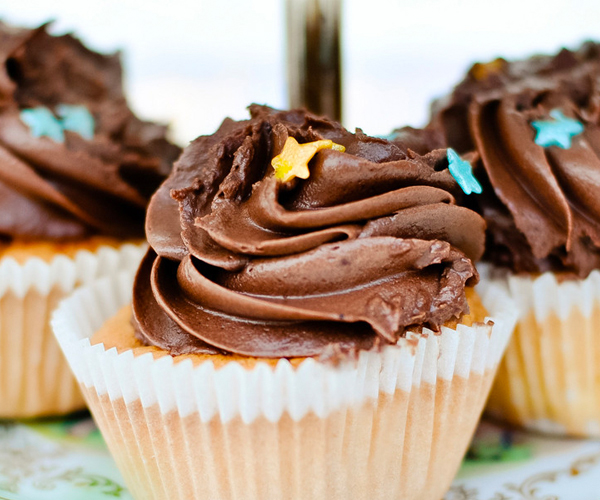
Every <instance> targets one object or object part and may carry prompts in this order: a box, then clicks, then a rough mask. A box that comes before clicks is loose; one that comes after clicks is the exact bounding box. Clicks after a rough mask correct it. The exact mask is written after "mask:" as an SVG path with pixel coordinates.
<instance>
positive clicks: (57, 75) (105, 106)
mask: <svg viewBox="0 0 600 500" xmlns="http://www.w3.org/2000/svg"><path fill="white" fill-rule="evenodd" d="M46 27H47V26H46V25H43V26H41V27H39V28H37V29H25V28H15V27H12V26H9V25H7V24H4V23H1V22H0V238H2V239H8V240H10V239H12V238H18V239H24V240H26V239H44V240H69V239H77V238H83V237H86V236H88V235H93V234H104V235H110V236H115V237H123V238H129V237H140V236H143V228H144V216H145V208H146V206H147V203H148V200H149V197H150V195H151V193H152V192H153V191H154V190H155V189H156V188H157V187H158V185H159V184H160V183H161V182H162V180H164V178H165V177H166V176H167V175H168V173H169V171H170V168H171V165H172V162H173V161H174V160H175V159H176V158H177V156H178V155H179V153H180V149H179V148H178V147H176V146H174V145H173V144H170V143H169V142H168V141H167V140H166V139H165V132H166V130H165V127H163V126H160V125H156V124H154V123H149V122H142V121H141V120H139V119H138V118H136V116H135V115H134V114H133V113H132V112H131V110H130V109H129V108H128V106H127V102H126V100H125V97H124V95H123V89H122V76H121V63H120V57H119V54H114V55H110V56H105V55H102V54H98V53H96V52H92V51H90V50H88V49H87V48H85V47H84V46H83V45H82V44H81V42H79V41H78V40H77V39H76V38H74V37H73V36H71V35H64V36H51V35H50V34H48V33H47V31H46ZM65 104H67V105H79V106H84V107H85V108H86V109H87V110H88V111H89V112H90V113H91V115H92V116H93V118H94V122H95V134H94V137H93V139H91V140H88V139H85V138H83V137H82V136H81V135H79V134H78V133H76V132H70V131H66V132H65V140H64V142H60V141H54V140H53V139H51V138H49V137H45V136H42V137H34V136H33V135H32V133H31V130H30V128H29V127H28V125H26V124H25V123H24V122H23V121H22V119H21V116H20V113H21V111H22V110H23V109H32V108H38V107H41V106H44V107H46V108H48V109H49V110H51V111H52V112H56V108H57V107H58V106H60V105H65Z"/></svg>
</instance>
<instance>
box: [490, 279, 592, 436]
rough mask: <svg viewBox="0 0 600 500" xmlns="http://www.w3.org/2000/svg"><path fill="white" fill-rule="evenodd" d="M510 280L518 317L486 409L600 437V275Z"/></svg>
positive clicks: (545, 428) (533, 424) (535, 425)
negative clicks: (567, 278) (562, 279)
mask: <svg viewBox="0 0 600 500" xmlns="http://www.w3.org/2000/svg"><path fill="white" fill-rule="evenodd" d="M506 281H507V282H508V286H509V289H510V293H511V295H512V297H513V299H514V301H515V303H516V304H517V309H518V313H519V320H518V323H517V327H516V329H515V334H514V336H513V340H512V341H511V343H510V344H509V346H508V349H507V352H506V356H505V358H504V360H503V362H502V364H501V365H500V368H499V370H498V377H497V379H496V382H495V384H494V388H493V389H492V394H491V396H490V401H489V403H488V406H487V412H488V413H489V414H490V415H492V416H494V417H497V418H500V419H503V420H507V421H509V422H511V423H514V424H517V425H522V426H525V427H527V428H530V429H534V430H538V431H542V432H546V433H552V434H569V435H573V436H588V437H600V362H599V360H600V272H598V271H593V272H592V273H591V274H590V275H589V276H588V277H587V278H586V279H583V280H566V281H563V282H558V281H557V278H556V276H555V275H554V274H552V273H544V274H542V275H540V276H538V277H537V278H532V277H526V276H510V277H507V278H506Z"/></svg>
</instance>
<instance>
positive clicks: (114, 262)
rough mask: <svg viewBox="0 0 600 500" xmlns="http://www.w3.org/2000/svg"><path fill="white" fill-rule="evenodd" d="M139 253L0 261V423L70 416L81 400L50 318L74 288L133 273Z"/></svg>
mask: <svg viewBox="0 0 600 500" xmlns="http://www.w3.org/2000/svg"><path fill="white" fill-rule="evenodd" d="M142 254H143V248H142V246H140V245H132V244H125V245H123V246H122V247H120V248H112V247H108V246H103V247H100V248H99V249H98V250H97V251H96V252H93V253H92V252H90V251H87V250H82V251H80V252H78V253H77V254H76V255H75V256H74V258H68V257H66V256H62V255H58V256H56V257H55V258H54V259H53V260H52V261H51V262H49V263H46V262H44V261H43V260H41V259H39V258H35V257H34V258H30V259H28V260H27V261H26V262H25V263H24V264H19V263H17V261H16V260H14V259H13V258H10V257H5V258H2V259H0V418H28V417H38V416H47V415H60V414H66V413H70V412H73V411H76V410H80V409H83V408H84V407H85V401H84V399H83V397H82V395H81V392H80V390H79V388H78V385H77V382H76V381H75V379H74V378H73V376H72V374H71V372H70V370H69V367H68V365H67V363H66V362H65V360H64V356H63V354H62V352H61V351H60V348H59V347H58V344H57V343H56V340H55V339H54V336H53V335H52V330H51V327H50V315H51V313H52V311H53V310H54V309H55V308H56V306H57V305H58V303H59V302H60V300H61V299H63V298H64V297H65V296H66V295H68V294H69V293H70V292H72V291H73V290H74V289H75V287H76V286H78V285H81V284H86V283H90V282H92V281H93V280H94V279H96V278H98V277H99V276H104V275H108V274H111V273H114V272H118V271H119V270H122V269H135V268H136V266H137V265H138V264H139V261H140V259H141V256H142Z"/></svg>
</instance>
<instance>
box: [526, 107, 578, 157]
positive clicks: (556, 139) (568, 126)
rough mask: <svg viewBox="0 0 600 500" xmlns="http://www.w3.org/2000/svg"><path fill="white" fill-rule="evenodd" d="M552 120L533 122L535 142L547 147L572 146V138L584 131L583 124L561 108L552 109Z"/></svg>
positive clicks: (564, 147)
mask: <svg viewBox="0 0 600 500" xmlns="http://www.w3.org/2000/svg"><path fill="white" fill-rule="evenodd" d="M550 116H551V117H552V118H553V119H552V120H537V121H534V122H531V126H532V127H533V128H534V129H535V130H536V132H537V134H536V136H535V143H536V144H537V145H538V146H543V147H545V148H547V147H549V146H558V147H559V148H562V149H569V148H570V147H571V138H572V137H575V136H576V135H579V134H581V133H582V132H583V124H582V123H581V122H579V121H577V120H574V119H573V118H567V117H566V116H565V115H564V114H563V113H562V111H561V110H560V109H553V110H552V111H550Z"/></svg>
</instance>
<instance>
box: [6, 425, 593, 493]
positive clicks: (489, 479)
mask: <svg viewBox="0 0 600 500" xmlns="http://www.w3.org/2000/svg"><path fill="white" fill-rule="evenodd" d="M111 498H119V499H126V500H132V497H131V495H130V494H129V493H128V492H127V490H126V488H125V485H124V483H123V480H122V478H121V475H120V474H119V472H118V470H117V468H116V466H115V464H114V462H113V461H112V459H111V458H110V455H109V453H108V450H107V449H106V446H105V444H104V442H103V440H102V437H101V436H100V434H99V432H98V430H97V429H96V427H95V425H94V423H93V422H92V420H91V419H90V418H88V417H86V416H83V417H79V418H72V419H67V420H51V421H44V422H35V423H9V422H4V423H0V500H80V499H85V500H102V499H104V500H108V499H111ZM444 500H600V442H599V441H585V440H576V439H556V438H548V437H543V436H539V435H533V434H524V433H521V432H517V431H512V430H508V429H503V428H502V427H499V426H497V425H493V424H490V423H483V424H481V425H480V427H479V430H478V432H477V435H476V436H475V439H474V440H473V444H472V445H471V448H470V450H469V452H468V454H467V457H466V458H465V461H464V463H463V466H462V469H461V471H460V473H459V475H458V477H457V478H456V480H455V481H454V484H453V486H452V488H451V490H450V491H449V492H448V494H447V495H446V497H445V499H444Z"/></svg>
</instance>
